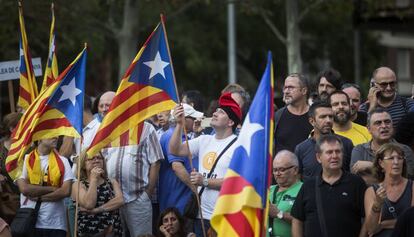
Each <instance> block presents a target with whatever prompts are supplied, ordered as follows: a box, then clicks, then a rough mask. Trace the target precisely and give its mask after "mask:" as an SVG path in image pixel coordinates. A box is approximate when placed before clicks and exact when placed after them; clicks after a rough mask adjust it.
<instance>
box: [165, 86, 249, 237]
mask: <svg viewBox="0 0 414 237" xmlns="http://www.w3.org/2000/svg"><path fill="white" fill-rule="evenodd" d="M173 115H174V117H175V119H176V122H177V125H176V127H175V129H174V133H173V135H172V136H171V140H170V144H169V149H170V153H171V154H173V155H176V156H188V155H189V154H190V153H191V154H192V155H193V156H198V157H199V165H198V172H195V171H193V172H191V175H190V181H191V183H192V184H193V185H196V186H200V187H199V189H201V187H204V191H203V193H202V195H201V197H200V199H201V210H202V212H203V218H204V224H205V227H206V229H208V228H209V227H210V218H211V216H212V214H213V210H214V206H215V204H216V200H217V198H218V195H219V191H220V188H221V185H222V183H223V178H224V175H225V174H226V171H227V168H228V166H229V164H230V161H231V157H232V154H233V148H232V147H233V146H232V144H234V143H232V142H234V141H235V140H236V138H237V137H236V135H234V134H233V132H234V131H235V129H236V127H237V125H238V124H239V123H240V121H241V117H242V113H241V109H240V107H239V105H238V104H237V103H236V101H234V99H233V98H232V97H231V93H224V94H222V95H221V97H220V99H219V108H217V110H216V112H214V113H213V118H212V120H211V126H212V127H213V128H214V130H215V134H214V135H201V136H199V137H197V138H195V139H193V140H190V141H189V146H188V147H187V145H186V144H183V143H182V141H181V131H182V127H183V126H184V115H185V113H184V108H183V106H182V105H178V106H177V107H176V108H175V110H174V113H173ZM226 148H227V149H226ZM223 151H224V152H223ZM221 153H222V154H221ZM215 163H217V164H216V165H214V164H215ZM213 166H214V168H213ZM209 174H210V175H209ZM195 233H196V235H197V236H202V232H201V220H200V213H199V214H198V216H197V220H196V221H195Z"/></svg>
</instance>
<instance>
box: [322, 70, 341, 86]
mask: <svg viewBox="0 0 414 237" xmlns="http://www.w3.org/2000/svg"><path fill="white" fill-rule="evenodd" d="M322 77H325V78H326V80H327V81H328V82H329V83H331V84H332V85H333V86H334V87H335V88H336V89H337V90H340V89H341V86H342V80H341V74H340V73H339V72H338V71H337V70H335V69H333V68H330V69H327V70H324V71H322V72H320V73H319V74H318V79H317V81H318V85H319V83H320V82H321V78H322Z"/></svg>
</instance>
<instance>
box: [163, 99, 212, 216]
mask: <svg viewBox="0 0 414 237" xmlns="http://www.w3.org/2000/svg"><path fill="white" fill-rule="evenodd" d="M182 106H183V108H184V116H185V125H184V126H185V128H186V130H187V134H189V133H191V132H192V131H193V125H194V121H195V120H196V119H197V120H198V119H201V118H202V117H203V115H204V114H203V113H202V112H199V111H197V110H195V109H194V108H193V107H192V106H191V105H188V104H182ZM174 128H175V125H173V124H171V126H170V128H169V129H168V130H167V131H166V132H165V133H164V134H163V135H162V136H161V138H160V144H161V148H162V153H163V154H164V160H163V161H162V162H161V168H160V175H159V182H158V185H159V186H158V201H159V204H160V212H163V211H164V210H165V209H166V208H167V207H176V208H177V209H178V210H179V211H180V212H181V214H183V212H184V207H185V204H186V203H187V201H188V198H189V197H190V195H191V191H194V192H196V187H195V186H194V185H193V184H192V183H191V181H190V172H191V167H190V162H189V160H188V157H181V156H174V155H172V154H170V153H169V150H168V144H169V142H170V140H171V135H172V134H173V132H174ZM187 138H188V139H190V138H189V137H187ZM182 141H185V137H184V136H183V137H182ZM193 163H194V162H193Z"/></svg>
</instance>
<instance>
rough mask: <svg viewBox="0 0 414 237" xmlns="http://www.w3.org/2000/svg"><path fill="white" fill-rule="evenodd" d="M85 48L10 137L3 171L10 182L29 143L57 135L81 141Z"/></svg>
mask: <svg viewBox="0 0 414 237" xmlns="http://www.w3.org/2000/svg"><path fill="white" fill-rule="evenodd" d="M86 52H87V50H86V47H85V48H84V49H83V51H82V52H81V53H80V54H79V55H78V56H77V58H76V59H75V60H74V61H73V62H72V63H71V64H70V65H69V66H68V67H67V68H66V70H65V71H64V72H63V73H62V74H60V75H59V77H58V78H57V79H56V80H55V82H53V83H52V84H51V85H50V86H49V87H48V88H47V89H46V90H44V91H43V92H42V93H40V95H39V96H38V97H37V98H36V99H35V101H34V102H33V103H32V104H31V105H30V106H29V108H28V109H27V111H26V112H25V113H24V114H23V116H22V118H21V119H20V121H19V123H18V124H17V126H16V128H15V129H14V130H13V133H12V144H11V147H10V150H9V153H8V156H7V159H6V170H7V172H9V175H10V177H12V179H17V178H18V177H19V176H20V174H21V169H22V165H23V159H24V155H25V153H26V151H27V150H28V149H29V148H30V146H31V144H32V142H34V141H37V140H40V139H46V138H52V137H57V136H60V135H65V136H71V137H80V136H81V134H82V122H83V97H84V91H85V71H86Z"/></svg>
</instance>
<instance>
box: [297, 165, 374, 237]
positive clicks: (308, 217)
mask: <svg viewBox="0 0 414 237" xmlns="http://www.w3.org/2000/svg"><path fill="white" fill-rule="evenodd" d="M315 182H318V187H319V188H320V189H321V190H320V193H321V199H322V206H323V212H324V214H325V223H326V229H327V232H328V236H335V237H342V236H343V237H349V236H358V234H359V232H360V230H361V226H362V218H363V216H364V195H365V189H366V185H365V182H364V181H363V180H362V179H361V178H360V177H358V176H356V175H353V174H350V173H348V172H344V173H343V174H342V176H341V178H340V179H339V180H338V181H336V182H335V183H334V184H332V185H330V184H329V183H326V182H325V181H323V180H322V178H321V177H320V176H317V177H312V178H310V179H307V180H305V181H304V183H303V185H302V188H301V190H300V191H299V193H298V196H297V197H296V200H295V203H294V204H293V207H292V210H291V215H292V216H293V217H294V218H296V219H298V220H300V221H302V222H303V236H304V237H313V236H322V232H321V228H320V225H319V218H318V211H317V209H316V196H315Z"/></svg>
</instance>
